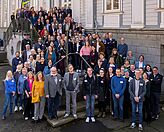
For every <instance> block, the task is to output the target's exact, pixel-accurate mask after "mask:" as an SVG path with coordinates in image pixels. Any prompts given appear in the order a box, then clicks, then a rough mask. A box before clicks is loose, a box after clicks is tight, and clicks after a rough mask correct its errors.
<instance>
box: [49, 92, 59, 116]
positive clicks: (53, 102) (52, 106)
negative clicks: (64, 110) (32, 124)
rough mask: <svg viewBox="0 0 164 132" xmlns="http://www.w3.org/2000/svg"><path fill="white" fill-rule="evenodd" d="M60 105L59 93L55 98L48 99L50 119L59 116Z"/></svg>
mask: <svg viewBox="0 0 164 132" xmlns="http://www.w3.org/2000/svg"><path fill="white" fill-rule="evenodd" d="M59 104H60V95H59V93H56V96H55V97H54V98H52V97H50V98H49V99H48V116H49V117H50V118H51V117H55V116H57V110H58V109H59Z"/></svg>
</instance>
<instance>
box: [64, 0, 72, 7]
mask: <svg viewBox="0 0 164 132" xmlns="http://www.w3.org/2000/svg"><path fill="white" fill-rule="evenodd" d="M62 5H63V7H65V8H68V7H70V8H71V0H64V1H63V4H62Z"/></svg>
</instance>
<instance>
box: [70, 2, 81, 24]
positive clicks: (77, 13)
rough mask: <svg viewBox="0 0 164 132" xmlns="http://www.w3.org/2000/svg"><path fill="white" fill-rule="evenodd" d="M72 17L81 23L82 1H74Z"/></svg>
mask: <svg viewBox="0 0 164 132" xmlns="http://www.w3.org/2000/svg"><path fill="white" fill-rule="evenodd" d="M71 5H72V17H73V18H74V20H75V21H76V22H80V0H72V3H71Z"/></svg>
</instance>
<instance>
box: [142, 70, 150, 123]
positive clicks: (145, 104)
mask: <svg viewBox="0 0 164 132" xmlns="http://www.w3.org/2000/svg"><path fill="white" fill-rule="evenodd" d="M143 80H144V81H145V85H146V94H145V97H144V98H145V99H144V102H143V120H145V121H146V122H147V123H148V124H149V123H150V121H151V110H150V104H151V103H150V100H151V98H150V97H151V96H150V93H151V91H150V86H151V83H150V81H149V80H148V74H147V73H146V72H145V73H144V74H143Z"/></svg>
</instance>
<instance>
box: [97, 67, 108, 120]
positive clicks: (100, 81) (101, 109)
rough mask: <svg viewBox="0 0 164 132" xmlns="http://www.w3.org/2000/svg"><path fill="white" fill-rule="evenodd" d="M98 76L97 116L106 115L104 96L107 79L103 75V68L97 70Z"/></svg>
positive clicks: (103, 116)
mask: <svg viewBox="0 0 164 132" xmlns="http://www.w3.org/2000/svg"><path fill="white" fill-rule="evenodd" d="M99 73H100V76H98V77H97V88H98V106H99V114H98V116H97V117H102V118H105V117H106V102H105V101H106V100H105V99H106V97H107V86H108V85H107V79H106V76H105V70H104V69H103V68H101V69H100V71H99Z"/></svg>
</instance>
